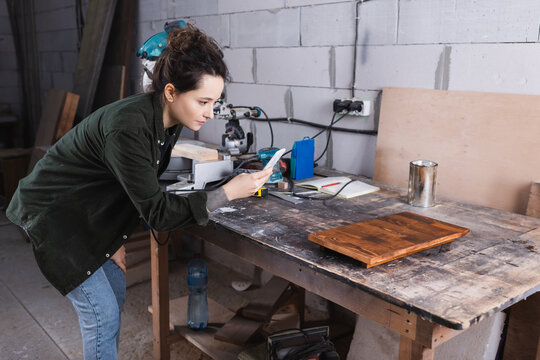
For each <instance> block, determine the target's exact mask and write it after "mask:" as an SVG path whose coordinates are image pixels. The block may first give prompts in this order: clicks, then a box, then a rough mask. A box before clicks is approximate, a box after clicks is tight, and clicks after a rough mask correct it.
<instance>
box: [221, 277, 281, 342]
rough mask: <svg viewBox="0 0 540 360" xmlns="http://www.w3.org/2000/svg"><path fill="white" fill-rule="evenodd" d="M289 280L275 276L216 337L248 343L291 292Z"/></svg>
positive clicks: (227, 340) (222, 339)
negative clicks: (289, 290)
mask: <svg viewBox="0 0 540 360" xmlns="http://www.w3.org/2000/svg"><path fill="white" fill-rule="evenodd" d="M289 288H290V284H289V282H288V281H286V280H284V279H282V278H280V277H277V276H274V277H272V279H270V281H268V282H267V283H266V284H265V285H264V286H263V287H262V288H261V289H259V290H258V291H257V294H256V295H255V296H254V298H253V299H252V300H251V301H250V302H249V304H248V305H246V306H245V307H243V308H242V309H240V310H239V311H238V314H236V315H235V316H234V317H233V318H232V319H231V320H230V321H229V322H227V323H226V324H225V326H223V327H222V328H221V329H219V331H218V332H217V333H216V339H218V340H221V341H226V342H230V343H232V344H236V345H245V344H247V343H248V342H249V341H250V340H251V339H252V338H253V337H254V336H255V335H256V334H257V333H258V332H259V331H260V330H261V329H262V327H263V325H264V324H265V323H266V322H268V321H269V320H270V318H271V317H272V315H273V314H274V312H275V311H276V310H277V308H278V307H279V305H280V304H281V303H282V302H283V301H284V298H285V296H287V297H290V295H291V292H287V290H288V289H289Z"/></svg>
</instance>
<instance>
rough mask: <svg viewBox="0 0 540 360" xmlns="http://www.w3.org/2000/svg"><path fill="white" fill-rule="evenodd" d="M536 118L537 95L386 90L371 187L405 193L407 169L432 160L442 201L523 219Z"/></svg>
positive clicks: (535, 162)
mask: <svg viewBox="0 0 540 360" xmlns="http://www.w3.org/2000/svg"><path fill="white" fill-rule="evenodd" d="M539 113H540V96H538V95H514V94H495V93H481V92H465V91H441V90H423V89H399V88H384V89H383V95H382V105H381V114H380V120H379V128H378V136H377V150H376V154H375V166H374V174H373V179H374V180H376V181H380V182H382V183H386V184H392V185H396V186H400V187H402V188H407V182H408V178H409V162H410V161H413V160H418V159H424V160H432V161H435V162H437V163H439V168H438V184H437V194H438V196H439V197H448V198H451V199H455V200H459V201H464V202H467V203H472V204H477V205H483V206H489V207H493V208H496V209H501V210H506V211H512V212H517V213H520V214H525V209H526V207H527V198H528V195H529V186H530V183H531V182H532V181H538V180H539V179H540V157H537V156H536V157H533V158H531V156H530V154H538V153H540V137H539V136H538V134H540V122H539V121H538V114H539ZM510 114H511V115H510ZM509 117H511V118H512V129H513V132H512V136H509V133H508V129H509V123H508V118H509ZM501 169H504V171H502V170H501Z"/></svg>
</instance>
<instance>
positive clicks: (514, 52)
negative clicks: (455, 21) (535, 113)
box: [449, 43, 540, 94]
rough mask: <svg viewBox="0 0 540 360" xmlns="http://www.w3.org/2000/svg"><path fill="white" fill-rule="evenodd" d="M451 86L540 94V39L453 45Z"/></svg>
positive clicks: (477, 89) (459, 88) (461, 88)
mask: <svg viewBox="0 0 540 360" xmlns="http://www.w3.org/2000/svg"><path fill="white" fill-rule="evenodd" d="M450 58H451V60H450V61H451V66H450V81H449V89H450V90H471V91H486V92H501V93H516V94H540V81H539V80H540V67H539V66H538V59H540V43H534V44H478V45H453V46H452V53H451V56H450Z"/></svg>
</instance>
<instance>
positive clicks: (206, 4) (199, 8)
mask: <svg viewBox="0 0 540 360" xmlns="http://www.w3.org/2000/svg"><path fill="white" fill-rule="evenodd" d="M163 1H164V2H167V0H163ZM171 3H172V4H173V6H174V9H175V12H174V16H175V17H177V18H183V17H186V16H202V15H216V14H218V13H219V12H218V0H204V1H201V0H173V1H171ZM171 15H172V14H171Z"/></svg>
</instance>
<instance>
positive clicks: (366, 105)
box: [332, 98, 371, 116]
mask: <svg viewBox="0 0 540 360" xmlns="http://www.w3.org/2000/svg"><path fill="white" fill-rule="evenodd" d="M332 110H333V111H334V112H335V113H338V114H347V112H348V115H352V116H369V115H370V114H371V100H360V99H356V98H352V99H335V100H334V102H333V104H332Z"/></svg>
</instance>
